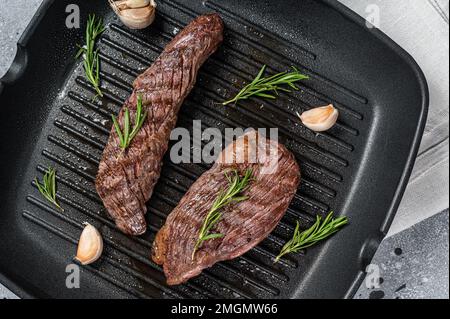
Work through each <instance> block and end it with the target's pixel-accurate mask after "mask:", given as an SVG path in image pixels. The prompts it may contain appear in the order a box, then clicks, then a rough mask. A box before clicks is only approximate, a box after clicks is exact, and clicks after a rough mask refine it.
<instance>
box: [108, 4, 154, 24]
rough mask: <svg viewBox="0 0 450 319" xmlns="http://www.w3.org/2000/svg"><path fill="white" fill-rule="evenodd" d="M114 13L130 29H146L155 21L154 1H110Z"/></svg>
mask: <svg viewBox="0 0 450 319" xmlns="http://www.w3.org/2000/svg"><path fill="white" fill-rule="evenodd" d="M109 3H110V4H111V7H112V8H113V10H114V12H115V13H116V14H117V15H118V16H119V18H120V20H121V21H122V23H123V24H124V25H126V26H127V27H129V28H130V29H144V28H146V27H148V26H149V25H150V24H152V23H153V21H154V20H155V13H156V3H155V1H154V0H120V1H113V0H109Z"/></svg>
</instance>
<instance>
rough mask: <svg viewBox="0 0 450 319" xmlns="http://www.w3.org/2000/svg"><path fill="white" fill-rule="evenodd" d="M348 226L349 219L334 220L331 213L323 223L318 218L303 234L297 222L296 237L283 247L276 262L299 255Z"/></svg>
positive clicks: (318, 217)
mask: <svg viewBox="0 0 450 319" xmlns="http://www.w3.org/2000/svg"><path fill="white" fill-rule="evenodd" d="M346 224H348V219H347V217H339V218H336V219H334V218H333V212H330V213H329V214H328V216H327V217H326V218H325V219H324V220H323V221H322V218H320V216H317V219H316V222H315V223H314V225H313V226H312V227H311V228H309V229H307V230H305V231H303V232H300V224H299V222H297V226H296V227H295V230H294V236H293V237H292V239H291V240H290V241H288V242H287V243H286V244H285V245H284V246H283V248H282V249H281V252H280V254H279V255H278V256H277V258H276V259H275V262H278V261H279V260H280V258H281V257H283V256H284V255H286V254H290V253H298V252H299V251H300V250H302V249H305V248H308V247H310V246H312V245H314V244H316V243H318V242H319V241H321V240H324V239H326V238H328V237H330V236H331V235H333V234H335V233H336V232H338V231H339V230H340V228H342V227H343V226H345V225H346Z"/></svg>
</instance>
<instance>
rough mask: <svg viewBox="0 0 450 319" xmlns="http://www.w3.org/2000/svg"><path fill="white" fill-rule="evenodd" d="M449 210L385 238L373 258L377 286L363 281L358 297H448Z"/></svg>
mask: <svg viewBox="0 0 450 319" xmlns="http://www.w3.org/2000/svg"><path fill="white" fill-rule="evenodd" d="M448 240H449V237H448V210H447V211H445V212H442V213H440V214H437V215H434V216H433V217H430V218H429V219H426V220H425V221H422V222H420V223H418V224H416V225H414V226H413V227H411V228H409V229H407V230H405V231H403V232H401V233H399V234H396V235H394V236H392V237H389V238H388V239H386V240H384V241H383V244H382V245H381V246H380V248H379V249H378V251H377V253H376V254H375V257H374V259H373V260H372V265H375V266H378V267H379V269H380V273H379V274H380V278H382V280H381V284H380V287H379V288H378V289H375V288H373V287H371V285H370V283H371V282H372V281H368V286H369V288H368V287H367V285H366V284H365V283H364V284H363V285H362V286H361V288H360V289H359V291H358V293H357V294H356V296H355V298H358V299H367V298H371V299H376V298H385V299H396V298H400V299H410V298H426V299H430V298H433V299H448V298H449V292H448V285H449V278H448V277H449V273H448V263H449V261H448V259H449V253H448V249H449V248H448Z"/></svg>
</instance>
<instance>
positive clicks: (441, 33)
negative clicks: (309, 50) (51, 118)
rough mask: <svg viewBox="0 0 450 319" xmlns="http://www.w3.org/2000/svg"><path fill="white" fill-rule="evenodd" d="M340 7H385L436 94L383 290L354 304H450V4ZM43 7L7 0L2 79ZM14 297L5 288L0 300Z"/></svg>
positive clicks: (390, 245) (381, 257) (385, 21)
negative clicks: (385, 300)
mask: <svg viewBox="0 0 450 319" xmlns="http://www.w3.org/2000/svg"><path fill="white" fill-rule="evenodd" d="M105 1H106V0H105ZM340 1H341V2H342V3H344V4H345V5H347V6H348V7H350V8H351V9H353V10H354V11H356V12H357V13H359V14H360V15H362V16H364V17H367V16H368V14H369V13H370V11H368V8H369V6H370V5H374V4H375V5H377V6H378V8H379V9H380V25H379V26H378V27H379V28H380V29H381V30H382V31H383V32H385V33H386V34H387V35H389V36H390V37H391V38H392V39H393V40H395V41H396V42H397V43H399V44H400V45H401V46H402V47H403V48H404V49H405V50H407V51H408V52H409V53H410V54H412V55H413V57H414V58H415V59H416V61H417V62H418V63H419V65H420V66H421V68H422V69H423V71H424V73H425V76H426V77H427V81H428V83H429V86H430V94H431V96H430V97H431V101H430V114H429V118H428V122H427V127H426V131H425V135H424V138H423V141H422V146H421V149H420V152H419V155H418V159H417V162H416V165H415V168H414V172H413V174H412V177H411V180H410V182H409V185H408V188H407V191H406V193H405V196H404V198H403V201H402V203H401V205H400V208H399V211H398V213H397V216H396V218H395V220H394V222H393V224H392V227H391V229H390V231H389V234H388V237H387V238H386V239H385V240H384V241H383V243H382V245H381V246H380V249H379V250H378V252H377V253H376V255H375V258H374V260H373V262H372V264H373V265H375V266H376V267H378V269H379V271H380V277H381V279H380V280H378V282H379V287H377V288H374V287H371V286H368V285H366V282H367V283H370V282H371V281H369V280H367V281H366V282H365V283H363V285H362V286H361V288H360V289H359V291H358V293H357V294H356V296H355V298H362V299H365V298H449V288H448V284H449V279H448V275H449V268H448V260H449V247H448V240H449V237H448V229H449V227H448V225H449V224H448V214H449V213H448V206H449V205H448V203H449V196H448V195H449V165H448V154H449V146H448V135H449V134H448V131H449V129H448V117H449V113H448V110H449V95H448V91H449V89H448V87H449V81H448V80H449V75H448V68H449V63H448V62H449V54H448V51H449V40H448V38H449V29H448V26H449V13H448V12H449V1H448V0H396V1H390V0H340ZM41 2H42V0H0V4H1V6H0V77H2V76H3V75H4V74H5V73H6V72H7V70H8V68H9V66H10V65H11V62H12V60H13V59H14V55H15V52H16V43H17V40H18V39H19V37H20V36H21V34H22V32H23V30H24V29H25V27H26V26H27V25H28V23H29V21H30V19H31V18H32V16H33V15H34V13H35V12H36V10H37V8H38V7H39V5H40V3H41ZM74 2H76V1H74ZM0 258H4V257H0ZM368 279H369V278H368ZM14 297H15V296H14V295H13V294H12V293H11V292H9V290H8V289H6V288H5V287H3V286H2V285H1V283H0V298H14Z"/></svg>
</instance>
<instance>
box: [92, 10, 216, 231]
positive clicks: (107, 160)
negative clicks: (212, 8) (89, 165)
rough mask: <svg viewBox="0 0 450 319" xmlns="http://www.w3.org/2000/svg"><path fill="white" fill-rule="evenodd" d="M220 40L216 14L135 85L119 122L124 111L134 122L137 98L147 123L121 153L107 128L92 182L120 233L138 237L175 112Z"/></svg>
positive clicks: (186, 33) (198, 22) (197, 24)
mask: <svg viewBox="0 0 450 319" xmlns="http://www.w3.org/2000/svg"><path fill="white" fill-rule="evenodd" d="M222 39H223V23H222V20H221V19H220V17H219V16H218V15H217V14H210V15H204V16H200V17H198V18H197V19H195V20H194V21H193V22H191V23H190V24H189V25H188V26H187V27H186V28H185V29H184V30H183V31H181V32H180V33H179V34H178V35H177V36H176V37H175V38H174V39H173V40H172V42H171V43H170V44H169V45H168V46H167V47H166V48H165V50H164V51H163V53H162V54H161V56H160V57H159V58H158V59H157V60H156V61H155V62H154V64H153V65H152V66H151V67H150V68H149V69H147V70H146V71H145V72H144V73H143V74H141V75H140V76H139V77H138V78H137V79H136V80H135V82H134V85H133V86H134V91H133V93H132V94H131V96H130V97H129V99H128V100H127V101H126V102H125V105H124V107H123V108H122V110H121V112H120V114H119V117H118V121H119V123H120V126H121V127H123V122H124V121H123V119H124V108H125V107H127V108H128V109H129V110H130V118H131V119H132V120H134V118H135V113H136V102H137V98H138V96H142V99H143V104H144V110H146V111H147V112H148V116H147V119H146V121H145V123H144V125H143V127H142V129H141V130H140V131H139V133H138V134H137V136H136V137H135V138H134V140H133V141H132V143H131V145H130V146H129V147H128V148H127V150H126V151H125V152H122V149H121V148H120V146H119V138H118V135H117V133H116V131H115V129H114V127H113V128H112V130H111V135H110V137H109V141H108V144H107V146H106V148H105V150H104V153H103V157H102V160H101V162H100V167H99V172H98V175H97V180H96V187H97V191H98V194H99V195H100V197H101V198H102V200H103V203H104V204H105V207H106V208H107V210H108V212H109V214H110V215H111V217H112V218H113V219H114V220H115V222H116V224H117V226H118V227H119V228H120V230H122V231H123V232H124V233H127V234H131V235H140V234H143V233H144V232H145V231H146V221H145V217H144V215H145V213H146V211H147V208H146V205H145V203H146V202H147V201H148V200H149V199H150V197H151V195H152V192H153V188H154V186H155V184H156V182H157V180H158V178H159V175H160V171H161V165H162V163H161V162H162V158H163V156H164V153H165V152H166V151H167V148H168V142H169V137H170V132H171V131H172V129H173V128H174V127H175V124H176V122H177V113H178V111H179V109H180V106H181V104H182V103H183V100H184V99H185V98H186V96H187V95H188V94H189V92H190V91H191V89H192V88H193V86H194V84H195V80H196V77H197V72H198V70H199V68H200V66H201V65H202V64H203V63H204V62H205V60H206V59H207V58H208V57H209V56H210V55H211V54H212V53H213V52H214V51H216V49H217V47H218V46H219V44H220V43H221V42H222ZM132 125H134V123H132Z"/></svg>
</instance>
